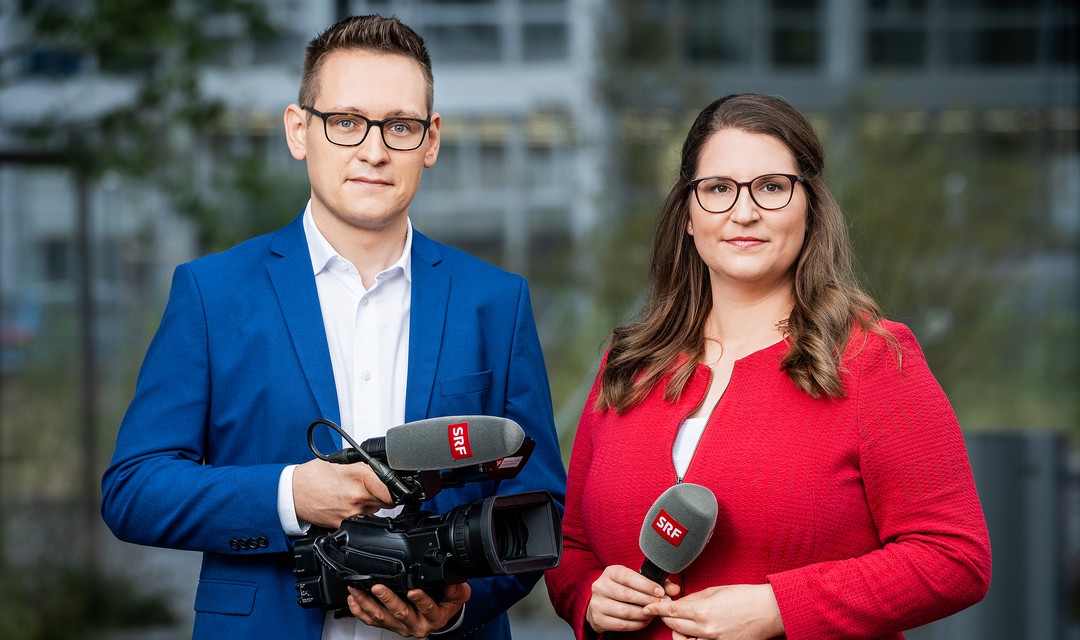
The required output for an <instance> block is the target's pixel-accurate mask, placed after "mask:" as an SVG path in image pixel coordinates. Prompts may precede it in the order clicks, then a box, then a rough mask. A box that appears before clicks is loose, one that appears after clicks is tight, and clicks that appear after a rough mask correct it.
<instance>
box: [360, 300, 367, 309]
mask: <svg viewBox="0 0 1080 640" xmlns="http://www.w3.org/2000/svg"><path fill="white" fill-rule="evenodd" d="M360 306H362V307H366V306H368V299H367V298H364V299H363V300H361V301H360Z"/></svg>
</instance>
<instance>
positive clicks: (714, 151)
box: [686, 129, 807, 291]
mask: <svg viewBox="0 0 1080 640" xmlns="http://www.w3.org/2000/svg"><path fill="white" fill-rule="evenodd" d="M798 173H799V171H798V167H797V166H796V164H795V159H794V158H793V157H792V155H791V152H790V151H789V150H788V148H787V147H786V146H785V145H784V144H783V143H782V142H780V140H779V139H777V138H774V137H772V136H769V135H765V134H761V133H748V132H746V131H741V130H738V129H722V130H720V131H718V132H716V133H714V134H712V135H711V136H710V137H709V138H708V139H707V140H706V141H705V144H704V146H703V147H702V150H701V157H700V158H699V160H698V167H697V172H696V174H695V176H694V177H695V178H704V177H710V176H719V177H725V178H731V179H732V180H734V181H735V182H751V181H753V180H754V179H755V178H758V177H759V176H764V175H768V174H791V175H797V174H798ZM750 188H751V187H750V186H742V187H738V188H737V190H738V199H737V200H736V201H735V205H734V206H733V207H732V208H731V209H730V210H728V211H726V212H724V213H711V212H709V211H706V210H705V209H703V208H702V207H701V204H700V203H699V202H698V199H697V198H696V197H694V195H693V194H690V223H689V224H688V225H687V230H686V231H687V233H689V234H690V235H691V236H693V237H694V246H695V247H696V248H697V252H698V255H700V256H701V259H702V260H703V261H704V262H705V264H706V265H707V266H708V267H709V275H710V279H711V281H712V283H713V286H714V287H716V286H717V285H720V286H725V287H738V288H741V289H748V288H750V289H760V290H762V291H770V290H774V289H776V288H779V287H787V288H788V289H790V286H791V281H792V278H793V275H794V267H795V261H796V260H797V259H798V257H799V253H800V251H802V246H803V240H804V239H805V237H806V217H807V216H806V214H807V194H806V190H805V186H804V185H803V184H801V183H797V184H794V185H792V187H791V188H792V189H793V192H792V194H791V201H790V202H789V203H788V204H787V206H784V207H783V208H781V209H777V210H767V209H763V208H762V207H761V206H760V205H758V204H757V203H756V202H755V201H754V199H753V198H751V197H750V196H749V193H748V190H749V189H750ZM754 188H758V189H769V190H772V189H776V188H778V187H777V185H774V184H757V185H755V187H754ZM756 195H758V198H759V199H760V200H766V197H764V195H763V194H762V193H758V194H756ZM710 208H713V207H710Z"/></svg>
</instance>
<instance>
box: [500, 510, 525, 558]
mask: <svg viewBox="0 0 1080 640" xmlns="http://www.w3.org/2000/svg"><path fill="white" fill-rule="evenodd" d="M491 532H492V536H493V537H494V538H495V553H496V555H497V556H498V558H499V560H500V561H506V560H513V559H514V558H520V557H521V556H524V555H525V550H526V548H527V547H528V544H529V528H528V527H527V526H525V523H524V522H522V520H521V518H520V517H518V516H517V514H515V513H510V514H505V515H504V514H501V513H496V514H495V517H494V521H493V522H492V523H491Z"/></svg>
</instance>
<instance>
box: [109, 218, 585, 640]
mask: <svg viewBox="0 0 1080 640" xmlns="http://www.w3.org/2000/svg"><path fill="white" fill-rule="evenodd" d="M301 220H302V219H301V218H299V217H298V218H297V219H296V220H294V221H293V222H292V223H291V224H290V225H288V226H287V227H285V228H283V229H281V230H279V231H277V232H275V233H271V234H268V235H266V236H261V237H258V238H255V239H253V240H250V241H248V242H245V243H244V244H241V245H239V246H237V247H234V248H233V249H230V250H229V251H226V252H224V253H221V254H217V255H211V256H206V257H204V258H201V259H199V260H196V261H194V262H191V263H189V264H185V265H181V266H180V267H178V268H177V269H176V272H175V274H174V277H173V284H172V291H171V292H170V295H169V302H168V305H167V307H166V309H165V313H164V316H163V317H162V321H161V325H160V327H159V328H158V331H157V334H156V335H155V337H154V339H153V342H152V343H151V345H150V348H149V350H148V351H147V354H146V359H145V360H144V362H143V366H142V370H141V371H140V373H139V380H138V385H137V388H136V391H135V397H134V399H133V400H132V402H131V405H130V407H129V408H128V411H127V414H126V415H125V417H124V420H123V423H122V425H121V427H120V432H119V435H118V437H117V443H116V450H115V453H114V456H113V460H112V463H111V464H110V466H109V468H108V469H107V470H106V472H105V475H104V478H103V480H102V494H103V500H102V515H103V517H104V519H105V522H106V523H107V524H108V525H109V527H110V528H111V529H112V531H113V532H114V533H115V534H116V536H117V537H119V538H120V539H122V540H126V541H129V542H135V543H139V544H146V545H155V546H161V547H169V548H176V549H189V550H195V551H202V552H203V554H204V555H203V566H202V572H201V575H200V579H199V587H198V592H197V595H196V598H195V610H196V619H195V631H194V635H195V637H205V638H215V639H217V638H230V639H238V638H258V639H259V640H266V639H268V638H290V639H293V638H295V639H302V638H310V639H313V640H314V639H317V638H319V637H320V634H321V631H322V624H323V619H324V615H325V614H324V612H323V611H322V610H320V609H314V610H310V609H302V608H301V607H300V606H299V605H297V604H296V596H297V593H296V591H295V588H294V585H295V579H294V577H293V574H292V572H291V571H292V563H293V560H292V554H291V545H292V541H291V540H290V539H289V538H288V537H287V536H286V535H285V533H284V532H283V531H282V528H281V523H280V521H279V519H278V514H277V484H278V477H279V476H280V474H281V471H282V469H283V468H284V467H285V466H286V465H289V464H297V463H302V462H305V461H307V460H310V459H312V457H313V455H312V453H311V451H310V449H309V448H308V446H307V440H306V434H307V427H308V425H309V424H310V423H311V422H312V421H313V420H315V419H316V418H327V419H330V420H333V421H335V422H340V417H339V415H338V402H337V393H336V390H335V386H334V377H333V376H334V374H333V370H332V368H331V365H330V353H329V348H328V347H327V341H326V334H325V331H324V329H323V320H322V315H321V311H320V307H319V299H318V293H317V291H316V288H315V278H314V275H313V273H312V267H311V259H310V257H309V253H308V249H307V243H306V240H305V236H304V230H303V225H302V222H301ZM412 274H413V280H412V319H411V330H410V331H411V332H410V336H409V369H408V388H407V392H406V402H405V405H406V406H405V418H406V421H413V420H419V419H423V418H428V417H436V416H444V415H463V414H485V415H495V416H505V417H508V418H511V419H513V420H515V421H517V422H518V423H519V424H520V425H521V426H522V427H523V428H524V429H525V432H526V433H527V434H528V435H529V436H531V437H532V438H533V439H535V440H536V450H535V452H534V453H533V456H532V459H531V460H530V461H529V463H528V464H527V465H526V467H525V468H524V470H523V471H522V472H521V474H520V475H519V476H518V477H517V478H515V479H513V480H507V481H503V482H501V483H498V486H496V483H493V482H478V483H470V484H468V485H466V486H465V487H462V488H460V489H446V490H444V491H443V492H442V493H440V494H439V495H437V496H436V497H435V499H434V500H433V501H432V503H427V504H425V505H424V508H425V509H428V510H431V511H435V512H437V513H444V512H446V511H448V510H449V509H450V508H452V507H454V506H456V505H459V504H464V503H467V502H472V501H476V500H480V499H483V498H484V497H486V496H489V495H492V494H494V493H499V494H507V493H519V492H522V491H530V490H536V489H546V490H547V491H549V492H551V494H552V495H553V496H555V498H556V499H557V500H558V501H559V503H560V506H561V503H562V500H563V496H564V489H565V483H566V475H565V470H564V468H563V465H562V460H561V458H560V456H559V448H558V442H557V438H556V435H555V429H554V420H553V417H552V410H551V396H550V391H549V387H548V381H547V373H546V370H545V367H544V361H543V355H542V353H541V351H540V344H539V340H538V339H537V335H536V327H535V324H534V320H533V315H532V307H531V303H530V301H529V293H528V287H527V285H526V283H525V281H524V279H523V278H521V277H520V276H516V275H513V274H510V273H507V272H505V271H502V270H500V269H497V268H495V267H493V266H491V265H488V264H486V263H484V262H482V261H480V260H477V259H476V258H473V257H471V256H469V255H467V254H465V253H462V252H461V251H458V250H455V249H452V248H450V247H447V246H445V245H441V244H439V243H436V242H434V241H432V240H430V239H428V238H426V237H425V236H423V235H421V234H420V233H415V235H414V239H413V247H412ZM320 431H321V432H324V433H321V434H320V437H321V438H322V440H321V441H317V443H318V444H319V446H320V448H321V449H322V450H323V451H334V450H336V449H337V448H340V437H339V436H336V434H334V436H333V437H334V438H336V439H337V440H338V442H332V441H331V435H330V433H331V432H330V431H329V430H325V429H323V430H320ZM241 542H243V544H240V543H241ZM539 576H540V574H539V573H536V574H529V575H520V576H501V577H497V578H485V579H475V580H471V581H470V585H471V586H472V598H471V600H470V601H469V603H468V605H467V606H466V608H465V619H464V621H463V624H462V625H461V627H460V628H459V630H457V631H455V632H453V633H451V634H447V635H446V636H444V637H447V638H456V637H463V636H468V637H490V638H505V637H509V628H508V624H507V618H506V614H505V611H506V610H507V609H508V608H509V607H510V606H511V605H512V604H513V603H514V602H516V601H517V600H518V599H520V598H521V597H523V596H524V595H525V594H527V593H528V592H529V590H530V589H531V588H532V586H533V585H534V584H535V582H536V580H538V579H539Z"/></svg>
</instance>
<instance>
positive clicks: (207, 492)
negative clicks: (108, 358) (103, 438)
mask: <svg viewBox="0 0 1080 640" xmlns="http://www.w3.org/2000/svg"><path fill="white" fill-rule="evenodd" d="M208 345H209V341H208V327H207V322H206V312H205V307H204V303H203V299H202V297H201V295H200V291H199V283H198V282H197V281H196V278H195V276H194V275H193V273H192V270H191V268H190V266H187V265H182V266H180V267H178V268H177V269H176V271H175V272H174V275H173V283H172V289H171V292H170V294H169V301H168V304H167V305H166V309H165V312H164V315H163V317H162V321H161V325H160V326H159V328H158V330H157V333H156V334H155V336H154V339H153V341H152V342H151V345H150V347H149V349H148V350H147V354H146V357H145V359H144V361H143V365H142V369H141V370H140V373H139V378H138V382H137V385H136V390H135V396H134V399H133V400H132V402H131V405H130V406H129V408H128V411H127V413H126V415H125V416H124V419H123V422H122V424H121V426H120V431H119V434H118V436H117V442H116V448H115V453H114V455H113V459H112V462H111V464H110V465H109V467H108V468H107V470H106V471H105V474H104V476H103V479H102V504H101V513H102V517H103V518H104V520H105V522H106V523H107V524H108V526H109V528H110V529H112V531H113V533H114V534H115V535H116V536H117V537H118V538H120V539H121V540H125V541H128V542H134V543H138V544H145V545H153V546H160V547H168V548H174V549H186V550H196V551H210V552H219V553H238V552H243V553H262V552H275V551H276V552H281V551H285V550H287V549H288V543H287V538H286V536H285V533H284V531H283V530H282V527H281V523H280V520H279V519H278V515H277V506H276V500H277V490H276V487H277V481H278V478H279V476H280V474H281V471H282V469H283V468H284V467H285V464H254V465H245V466H240V465H237V466H212V465H209V464H205V463H204V462H205V460H206V457H207V455H208V453H207V449H206V447H207V442H208V439H209V438H210V434H209V430H210V427H209V420H210V418H209V415H210V407H211V401H212V398H211V380H210V354H209V348H208ZM247 444H251V443H250V442H248V443H247ZM268 487H273V490H267V488H268Z"/></svg>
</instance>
